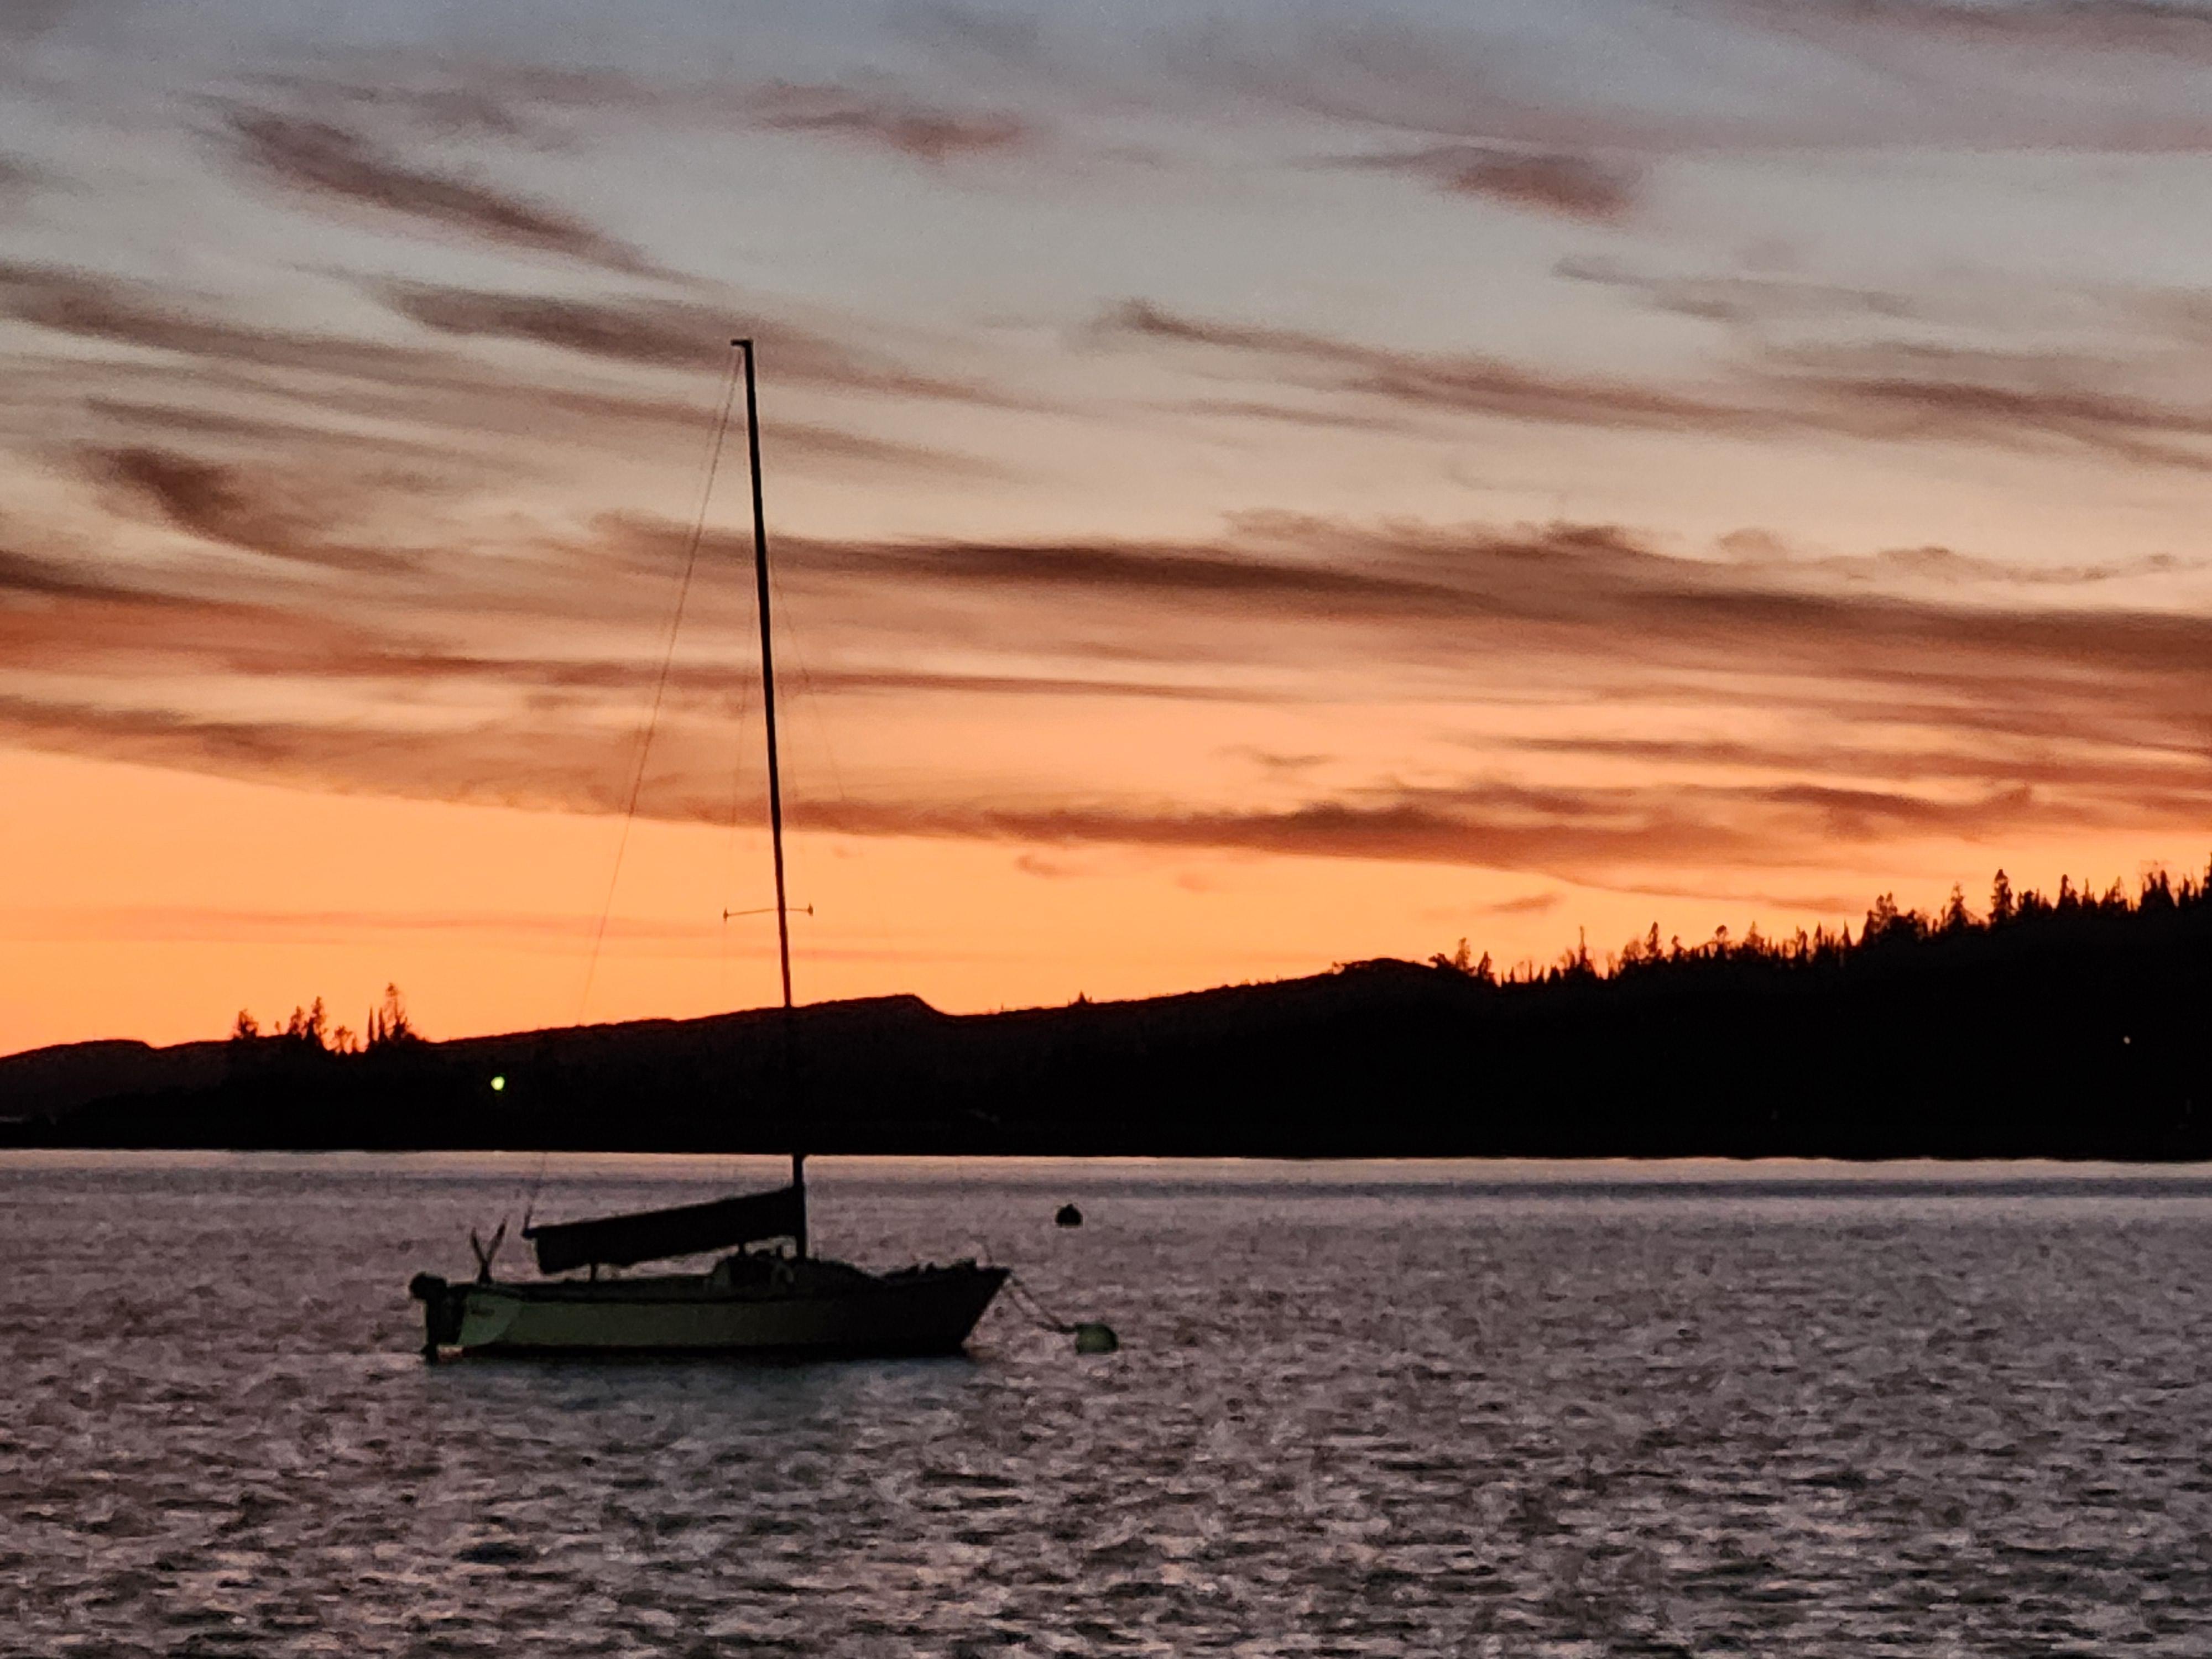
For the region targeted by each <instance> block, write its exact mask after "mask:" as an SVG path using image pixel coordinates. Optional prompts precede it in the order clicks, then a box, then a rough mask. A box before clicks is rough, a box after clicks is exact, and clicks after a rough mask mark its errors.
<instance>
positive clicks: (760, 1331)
mask: <svg viewBox="0 0 2212 1659" xmlns="http://www.w3.org/2000/svg"><path fill="white" fill-rule="evenodd" d="M730 344H731V346H732V349H735V350H737V351H738V352H740V353H742V354H743V362H744V383H745V439H746V448H747V453H748V455H749V457H750V462H751V472H752V497H753V502H752V505H753V576H754V584H755V588H756V591H757V598H758V601H759V609H760V646H761V693H762V698H761V700H762V706H763V711H764V714H765V718H766V724H767V737H768V745H767V746H768V801H769V845H770V847H771V848H772V849H773V852H774V856H775V933H776V951H777V957H778V962H779V964H780V965H781V969H782V973H783V1008H784V1014H785V1018H786V1021H787V1022H788V1020H789V1017H790V1013H791V1010H792V1006H793V1004H792V998H791V915H790V907H789V905H788V902H787V899H786V897H785V892H784V872H783V780H782V775H781V771H780V769H779V767H778V763H777V754H776V731H775V648H774V641H773V639H772V636H771V629H770V628H769V580H768V521H767V516H766V513H765V511H764V509H763V506H762V501H761V459H760V406H759V402H758V398H757V392H756V391H755V388H754V378H753V343H752V342H751V341H750V339H738V340H732V341H731V342H730ZM725 409H726V405H725ZM725 418H726V417H725ZM785 1035H786V1039H787V1040H788V1035H789V1031H788V1023H787V1025H786V1033H785ZM784 1070H785V1074H786V1079H787V1081H788V1079H789V1076H790V1073H791V1070H792V1067H791V1066H790V1064H789V1060H788V1056H787V1061H786V1065H785V1068H784ZM493 1237H494V1243H493V1246H492V1249H491V1250H490V1251H486V1250H484V1249H482V1248H477V1277H476V1279H474V1281H473V1282H463V1283H459V1284H455V1283H449V1282H448V1281H447V1280H446V1279H442V1278H441V1277H439V1276H438V1275H437V1274H435V1273H417V1274H416V1276H415V1278H414V1279H413V1281H412V1282H411V1283H410V1285H409V1286H408V1291H409V1293H410V1295H412V1296H413V1297H415V1299H416V1300H417V1301H419V1302H420V1303H422V1317H423V1336H422V1353H423V1357H424V1358H427V1359H433V1360H435V1359H438V1358H443V1357H444V1356H446V1355H447V1354H448V1353H455V1352H458V1353H460V1354H516V1355H556V1354H605V1355H628V1354H637V1355H642V1354H709V1353H720V1354H739V1355H757V1356H762V1357H769V1356H778V1357H787V1358H872V1357H878V1356H885V1357H887V1356H895V1355H908V1354H936V1353H953V1352H958V1351H959V1350H960V1349H961V1348H962V1347H963V1346H965V1345H966V1343H967V1340H968V1336H969V1332H971V1331H973V1330H974V1329H975V1322H976V1321H977V1320H979V1319H981V1317H982V1316H983V1311H984V1310H985V1309H987V1307H989V1306H990V1304H991V1299H992V1297H994V1296H996V1295H997V1294H998V1291H999V1287H1000V1285H1003V1284H1004V1283H1005V1282H1006V1269H1005V1268H1003V1267H985V1266H979V1265H978V1264H977V1263H975V1262H974V1261H957V1262H954V1263H952V1264H951V1266H949V1267H936V1266H923V1267H906V1268H902V1269H899V1270H897V1271H896V1272H891V1273H870V1272H868V1271H866V1270H865V1269H863V1268H860V1267H852V1266H849V1265H848V1264H847V1263H845V1262H842V1261H828V1260H825V1259H824V1258H823V1257H820V1256H817V1255H813V1254H811V1252H810V1250H809V1249H808V1248H807V1232H806V1154H805V1152H803V1151H801V1152H793V1153H792V1155H791V1182H790V1184H789V1185H788V1186H786V1187H781V1188H776V1189H775V1190H774V1191H772V1192H765V1193H750V1194H738V1195H735V1196H732V1197H729V1198H723V1199H717V1200H714V1201H712V1202H709V1203H704V1204H686V1205H679V1206H676V1207H673V1208H670V1209H659V1210H645V1211H640V1212H634V1213H630V1214H625V1215H614V1216H602V1217H599V1218H593V1219H590V1220H582V1221H567V1222H561V1223H558V1224H555V1225H539V1226H533V1225H530V1223H529V1221H528V1220H526V1221H525V1223H524V1225H523V1237H525V1238H526V1239H527V1240H528V1241H529V1243H531V1245H532V1248H533V1249H534V1251H535V1254H536V1256H537V1261H538V1272H539V1273H540V1274H541V1275H543V1276H544V1277H542V1278H541V1279H538V1280H536V1281H531V1282H522V1281H504V1280H500V1279H495V1278H494V1277H493V1275H492V1259H493V1255H495V1253H496V1250H497V1247H498V1241H499V1239H500V1237H501V1234H496V1233H495V1235H494V1236H493ZM470 1243H471V1246H475V1244H476V1240H475V1237H474V1236H473V1235H471V1240H470ZM762 1245H771V1246H779V1247H780V1248H776V1249H766V1250H764V1249H758V1248H756V1247H758V1246H762ZM714 1253H721V1254H720V1260H718V1261H715V1262H714V1266H713V1267H711V1268H709V1269H708V1271H707V1272H705V1273H648V1274H641V1275H638V1276H636V1277H627V1278H618V1277H616V1276H615V1274H616V1273H618V1272H619V1271H620V1270H621V1269H623V1268H626V1267H635V1266H637V1265H639V1264H641V1263H643V1262H665V1261H671V1260H673V1259H675V1258H678V1257H683V1256H697V1255H709V1254H714ZM579 1269H581V1270H583V1272H584V1273H585V1274H586V1277H584V1278H581V1279H579V1278H575V1277H573V1276H564V1275H574V1273H576V1272H577V1271H578V1270H579ZM603 1270H605V1271H604V1272H603Z"/></svg>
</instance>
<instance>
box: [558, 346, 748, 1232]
mask: <svg viewBox="0 0 2212 1659" xmlns="http://www.w3.org/2000/svg"><path fill="white" fill-rule="evenodd" d="M737 395H738V359H737V358H736V357H735V356H732V358H731V359H730V367H729V372H728V373H727V374H726V375H725V376H724V378H723V381H722V404H721V408H720V411H719V412H718V413H717V414H716V416H715V417H714V438H713V441H711V442H710V443H709V444H708V448H707V467H706V477H705V478H704V479H703V480H702V483H701V484H700V486H699V510H698V511H697V512H696V513H694V514H693V515H692V520H691V534H690V538H688V539H687V540H686V541H685V543H684V574H683V576H682V578H681V580H678V583H677V586H676V605H675V609H674V610H673V611H672V612H671V614H670V616H669V618H668V639H667V641H666V643H665V645H664V646H663V647H661V653H660V672H659V675H658V676H657V677H656V678H655V679H654V681H653V706H652V708H650V709H649V710H648V711H647V714H646V717H645V721H644V724H643V725H642V726H641V727H640V728H639V731H638V737H637V764H636V767H635V770H634V771H633V772H632V773H631V775H630V781H629V799H628V801H627V802H625V803H624V805H623V822H622V833H621V834H620V835H619V836H617V837H616V840H615V859H614V868H613V870H612V871H611V872H610V873H609V875H608V877H607V895H606V897H605V900H604V901H603V902H601V904H600V906H599V922H598V925H597V926H596V927H593V928H592V949H591V954H590V955H589V956H588V957H586V959H585V963H584V985H583V989H582V990H581V991H580V992H579V993H578V994H577V997H576V1022H575V1023H576V1024H579V1025H581V1024H583V1023H584V1014H585V1011H586V1009H587V1008H588V1007H589V1006H590V1005H591V1000H592V980H593V979H594V978H595V977H596V976H597V975H598V973H599V952H600V950H601V948H602V947H603V946H604V945H605V943H606V937H607V919H608V918H609V917H610V916H611V915H613V914H614V908H615V892H616V890H617V888H618V887H619V886H620V885H621V884H622V867H623V854H626V853H627V852H628V851H629V832H630V829H631V826H632V825H633V824H635V823H636V822H637V803H638V799H639V798H640V797H641V795H642V794H643V793H644V792H645V773H646V766H647V763H648V762H649V761H650V760H651V759H652V757H653V737H654V735H655V734H656V733H657V732H659V727H660V708H661V705H662V703H663V702H665V701H666V699H667V696H668V678H669V674H670V671H671V670H672V669H673V668H674V666H675V664H676V641H677V636H678V635H679V634H680V633H682V631H683V629H684V606H685V605H686V604H688V603H689V601H690V597H691V578H692V576H693V575H694V574H696V571H697V570H698V568H699V547H700V544H701V543H702V541H704V540H705V538H706V534H707V508H708V504H709V503H710V502H712V501H713V500H714V475H715V474H716V473H717V472H718V471H720V469H721V465H722V444H723V440H724V439H725V438H726V437H727V435H728V434H729V430H730V410H731V407H732V404H735V402H736V401H737ZM550 1156H551V1154H550V1152H548V1151H545V1150H540V1152H538V1168H537V1170H536V1172H535V1173H534V1174H533V1175H532V1176H531V1178H530V1188H529V1194H528V1196H527V1198H526V1200H525V1201H524V1204H523V1225H524V1227H525V1228H527V1227H528V1226H529V1225H530V1215H531V1212H532V1210H533V1209H535V1208H536V1206H537V1203H538V1193H539V1191H540V1190H541V1189H542V1188H544V1184H545V1167H546V1163H547V1160H548V1159H549V1158H550Z"/></svg>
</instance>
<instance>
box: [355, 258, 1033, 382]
mask: <svg viewBox="0 0 2212 1659" xmlns="http://www.w3.org/2000/svg"><path fill="white" fill-rule="evenodd" d="M378 292H379V294H380V297H381V298H382V299H383V300H384V301H385V303H386V304H387V305H389V306H390V307H392V309H393V310H395V311H397V312H398V313H400V314H401V315H403V316H404V317H407V318H409V319H411V320H413V321H415V322H417V323H420V324H421V325H422V326H423V327H425V328H428V329H433V330H435V331H437V332H439V333H441V334H452V335H462V336H468V337H479V338H487V337H488V338H495V339H509V340H528V341H532V342H533V343H537V344H539V345H546V346H551V347H553V348H555V349H558V350H562V351H572V352H577V353H580V354H582V355H584V356H592V357H604V358H609V359H611V360H614V361H616V362H629V363H638V364H642V365H646V366H649V367H653V368H683V369H694V370H697V369H708V368H719V367H721V366H723V365H726V363H728V362H729V361H730V341H731V340H732V338H735V337H740V336H744V335H748V334H750V335H753V336H755V337H757V340H758V346H757V350H758V351H759V353H760V354H761V362H762V367H763V371H764V372H769V373H773V374H775V376H776V378H777V379H778V380H780V381H782V382H785V383H788V384H795V385H802V386H821V387H824V388H829V389H832V390H836V391H845V392H873V393H878V394H881V395H884V396H892V397H902V398H942V399H945V400H948V401H955V402H964V403H979V404H1008V403H1010V402H1012V399H1010V398H1008V397H1007V396H1006V394H1005V393H1003V392H999V391H997V390H995V389H994V388H992V387H989V386H984V385H982V384H981V383H980V382H976V381H963V380H941V379H938V378H935V377H933V376H930V375H926V374H918V373H915V371H913V370H911V369H909V368H906V367H905V366H904V365H902V364H901V363H898V362H895V361H893V360H892V359H890V357H888V356H884V354H882V353H878V352H869V351H866V350H863V349H857V348H855V347H854V346H851V345H848V344H844V343H840V342H838V341H836V340H833V339H831V338H830V337H829V336H827V335H825V334H822V333H819V332H817V331H814V330H811V329H808V328H805V327H802V326H800V325H797V324H794V323H793V322H790V321H788V320H787V319H783V318H780V317H775V316H773V315H764V314H763V313H761V312H760V311H759V310H758V309H757V307H750V306H748V307H740V308H732V307H714V306H709V305H706V304H702V303H697V302H690V301H665V300H641V299H593V300H586V299H576V298H572V297H568V296H562V295H546V294H513V293H502V292H498V291H491V290H485V289H464V288H450V287H441V286H435V285H432V284H428V283H386V284H384V285H383V286H382V287H381V288H380V289H379V290H378Z"/></svg>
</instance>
